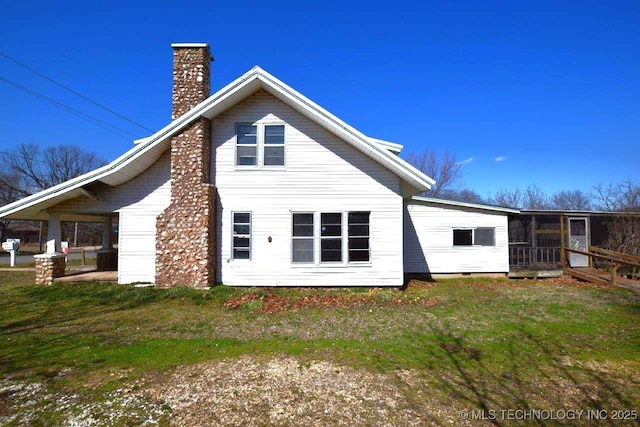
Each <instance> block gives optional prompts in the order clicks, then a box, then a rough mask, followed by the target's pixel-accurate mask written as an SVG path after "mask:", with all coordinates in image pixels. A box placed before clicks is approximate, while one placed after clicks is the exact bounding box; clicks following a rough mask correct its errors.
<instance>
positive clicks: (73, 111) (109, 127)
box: [0, 77, 138, 139]
mask: <svg viewBox="0 0 640 427" xmlns="http://www.w3.org/2000/svg"><path fill="white" fill-rule="evenodd" d="M0 80H1V81H4V82H5V83H8V84H10V85H11V86H14V87H16V88H18V89H20V90H22V91H24V92H26V93H28V94H30V95H33V96H35V97H37V98H40V99H42V100H44V101H47V102H49V103H51V104H53V105H55V106H57V107H59V108H62V109H63V110H66V111H68V112H69V113H71V114H74V115H76V116H79V117H81V118H83V119H85V120H87V121H89V122H93V124H95V125H96V126H100V127H101V128H103V129H106V130H108V131H109V132H112V133H114V134H116V135H118V136H121V137H122V138H126V139H129V138H127V137H126V136H124V135H122V133H126V134H129V135H131V136H133V137H134V138H138V135H135V134H133V133H131V132H129V131H126V130H124V129H121V128H119V127H117V126H113V125H111V124H109V123H107V122H105V121H103V120H100V119H97V118H95V117H93V116H90V115H88V114H85V113H83V112H82V111H79V110H76V109H75V108H71V107H69V106H67V105H65V104H63V103H61V102H58V101H56V100H55V99H51V98H49V97H47V96H45V95H42V94H41V93H38V92H36V91H34V90H31V89H29V88H27V87H24V86H22V85H20V84H18V83H16V82H14V81H11V80H9V79H6V78H4V77H0ZM113 129H115V130H116V131H118V132H116V131H114V130H113Z"/></svg>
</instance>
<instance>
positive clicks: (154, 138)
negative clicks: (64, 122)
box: [0, 66, 435, 219]
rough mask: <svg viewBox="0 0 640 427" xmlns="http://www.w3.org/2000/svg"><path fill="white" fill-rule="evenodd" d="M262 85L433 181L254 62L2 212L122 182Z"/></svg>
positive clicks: (416, 178) (391, 147)
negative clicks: (149, 129)
mask: <svg viewBox="0 0 640 427" xmlns="http://www.w3.org/2000/svg"><path fill="white" fill-rule="evenodd" d="M259 89H264V90H266V91H267V92H269V93H270V94H272V95H273V96H275V97H276V98H278V99H279V100H281V101H282V102H284V103H286V104H287V105H289V106H290V107H292V108H293V109H294V110H296V111H298V112H299V113H300V114H302V115H304V116H305V117H307V118H308V119H309V120H312V121H313V122H315V123H317V124H318V125H320V126H322V127H323V128H325V129H327V130H328V131H329V132H331V133H333V134H335V135H336V136H338V137H339V138H341V139H342V140H344V141H345V142H346V143H348V144H350V145H351V146H353V147H354V148H356V149H357V150H359V151H361V152H362V153H364V154H365V155H367V156H369V157H370V158H372V159H373V160H374V161H376V162H378V163H380V164H381V165H383V166H384V167H386V168H387V169H389V170H390V171H392V172H394V173H395V174H396V175H398V177H400V178H401V179H402V180H403V181H405V182H406V183H408V184H409V185H410V187H411V188H413V189H415V192H416V193H419V192H422V191H426V190H428V189H430V188H431V186H432V185H433V184H434V183H435V181H434V180H433V179H431V178H430V177H428V176H427V175H425V174H423V173H422V172H420V171H419V170H418V169H416V168H414V167H413V166H411V165H410V164H408V163H407V162H405V161H404V160H402V159H401V158H400V157H398V156H397V155H395V154H394V153H397V152H399V151H400V149H401V148H402V146H401V145H399V144H394V143H390V142H387V141H382V140H376V139H373V138H370V137H368V136H366V135H364V134H363V133H362V132H360V131H358V130H356V129H355V128H353V127H351V126H350V125H348V124H347V123H346V122H344V121H342V120H340V119H339V118H338V117H336V116H335V115H333V114H331V113H330V112H328V111H327V110H325V109H324V108H322V107H320V106H319V105H317V104H316V103H314V102H313V101H311V100H310V99H308V98H306V97H305V96H304V95H302V94H301V93H299V92H297V91H296V90H294V89H293V88H291V87H289V86H288V85H286V84H285V83H284V82H282V81H280V80H278V79H277V78H275V77H274V76H272V75H271V74H269V73H267V72H266V71H264V70H263V69H262V68H260V67H258V66H255V67H253V68H252V69H251V70H249V71H248V72H247V73H245V74H243V75H242V76H240V77H239V78H237V79H236V80H234V81H233V82H231V83H229V84H228V85H227V86H225V87H223V88H222V89H220V90H219V91H217V92H216V93H214V94H213V95H211V96H210V97H209V98H207V99H206V100H204V101H203V102H201V103H200V104H198V105H196V106H195V107H194V108H192V109H191V110H190V111H189V112H187V113H185V114H184V115H182V116H180V117H178V118H177V119H176V120H174V121H172V122H171V123H169V124H168V125H167V126H165V127H163V128H162V129H160V130H159V131H157V132H156V133H154V134H153V135H151V136H149V137H147V138H143V139H139V140H137V141H135V142H136V145H135V146H134V147H133V148H132V149H131V150H129V151H127V152H126V153H124V154H123V155H122V156H120V157H118V158H117V159H115V160H114V161H112V162H111V163H109V164H108V165H106V166H103V167H101V168H98V169H95V170H93V171H91V172H89V173H86V174H84V175H81V176H79V177H77V178H74V179H71V180H69V181H66V182H63V183H62V184H59V185H56V186H54V187H51V188H48V189H46V190H43V191H41V192H39V193H36V194H33V195H31V196H29V197H26V198H24V199H21V200H18V201H16V202H13V203H10V204H8V205H6V206H3V207H0V217H4V218H14V219H46V218H47V216H46V212H45V211H46V209H47V208H49V207H51V206H53V205H56V204H58V203H61V202H63V201H65V200H68V199H72V198H76V197H79V196H81V195H82V194H86V190H85V188H84V187H86V186H88V185H90V184H92V183H95V182H98V181H100V182H103V183H105V184H107V185H111V186H117V185H120V184H123V183H125V182H127V181H129V180H130V179H132V178H134V177H135V176H137V175H139V174H140V173H142V172H143V171H145V170H146V169H147V168H149V167H150V166H151V165H153V164H154V163H155V162H156V161H157V160H158V159H159V158H160V156H161V155H162V153H164V152H165V150H167V149H168V148H169V144H170V139H171V137H172V136H174V135H176V134H178V133H179V132H180V131H182V130H183V129H184V128H185V127H187V126H188V125H189V124H190V123H191V122H193V121H194V120H196V119H198V118H199V117H207V118H208V119H213V118H214V117H216V116H217V115H218V114H220V113H222V112H224V111H226V110H227V109H229V108H231V107H232V106H234V105H236V104H237V103H239V102H240V101H242V100H243V99H245V98H247V97H248V96H250V95H251V94H253V93H254V92H256V91H257V90H259Z"/></svg>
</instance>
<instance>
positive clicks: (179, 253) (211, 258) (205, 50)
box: [156, 43, 216, 287]
mask: <svg viewBox="0 0 640 427" xmlns="http://www.w3.org/2000/svg"><path fill="white" fill-rule="evenodd" d="M171 47H172V48H173V110H172V119H176V118H178V117H180V116H182V115H183V114H185V113H187V112H188V111H190V110H191V109H192V108H193V107H195V106H196V105H197V104H199V103H200V102H202V101H204V100H205V99H207V97H208V96H209V90H210V78H209V75H210V64H211V61H212V57H211V53H210V52H209V46H208V45H207V44H204V43H189V44H185V43H180V44H172V45H171ZM210 168H211V123H210V121H209V120H208V119H207V118H206V117H198V118H195V119H194V120H193V121H192V122H191V123H190V124H189V125H187V126H186V127H185V128H184V129H183V130H182V131H181V132H180V133H179V134H177V135H175V136H174V137H172V138H171V202H170V204H169V206H168V207H167V209H165V211H164V212H163V213H161V214H160V215H159V216H158V218H157V220H156V286H161V287H167V286H179V285H186V286H192V287H209V286H212V285H215V276H216V274H215V268H216V266H215V242H216V218H215V215H216V206H215V200H216V189H215V187H214V186H213V185H212V184H211V183H210V176H211V172H210Z"/></svg>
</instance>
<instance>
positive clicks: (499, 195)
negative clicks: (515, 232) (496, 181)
mask: <svg viewBox="0 0 640 427" xmlns="http://www.w3.org/2000/svg"><path fill="white" fill-rule="evenodd" d="M524 200H525V199H524V195H523V193H522V192H521V191H520V189H519V188H516V189H515V190H507V189H504V188H501V189H499V190H498V191H497V192H496V195H495V196H491V195H489V203H490V204H492V205H496V206H502V207H504V208H515V209H522V208H523V207H524Z"/></svg>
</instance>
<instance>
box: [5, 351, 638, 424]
mask: <svg viewBox="0 0 640 427" xmlns="http://www.w3.org/2000/svg"><path fill="white" fill-rule="evenodd" d="M576 363H577V364H580V363H579V362H576V361H571V360H565V361H562V366H563V367H565V368H569V367H572V366H573V367H575V366H574V365H576ZM583 368H588V369H589V372H591V373H592V375H596V376H603V377H604V376H606V377H607V378H608V379H607V380H606V381H604V382H602V381H599V382H595V383H588V382H587V383H584V382H581V381H576V379H575V378H573V377H569V378H568V379H567V378H561V377H560V376H558V377H557V378H554V376H555V375H554V373H550V375H548V376H542V377H541V378H540V379H539V380H538V381H536V383H535V384H528V385H526V386H525V388H524V389H523V390H520V391H518V390H517V389H515V388H513V387H512V385H513V384H511V386H510V385H509V384H505V385H504V387H503V388H501V389H500V390H493V389H492V386H491V384H493V383H492V382H488V383H485V382H483V381H484V380H483V379H482V378H475V379H472V378H470V377H468V378H461V377H458V376H454V377H451V376H445V377H442V378H440V379H434V378H431V377H430V376H424V372H422V373H421V372H418V371H415V370H403V371H393V372H390V373H386V374H380V373H371V372H368V371H365V370H358V369H353V368H349V367H345V366H339V365H336V364H333V363H329V362H326V361H308V362H303V361H301V360H298V359H296V358H295V357H280V358H271V359H265V360H261V359H256V358H253V357H249V356H242V357H239V358H235V359H232V360H222V361H220V360H218V361H210V362H204V363H200V364H195V365H188V366H178V367H176V368H175V369H173V370H172V371H170V372H168V373H166V374H163V375H161V376H160V375H157V374H156V376H146V377H143V378H140V379H137V380H135V381H131V382H128V383H126V384H124V385H123V386H122V387H120V388H117V389H115V390H111V391H108V392H100V391H97V390H98V389H99V387H96V388H95V390H94V388H93V387H91V386H90V385H88V390H87V389H85V390H82V391H77V392H68V393H64V392H60V391H58V392H50V391H48V390H47V386H46V385H45V384H43V383H38V382H24V381H18V380H15V379H13V380H11V379H4V380H0V425H20V426H22V425H64V426H103V425H106V426H113V425H115V426H123V425H127V426H128V425H140V426H153V425H160V426H167V425H172V426H290V425H304V426H326V425H331V426H430V425H491V424H492V422H491V420H489V419H475V420H470V419H467V418H464V417H463V418H461V415H460V414H461V413H463V412H466V413H467V414H468V413H469V412H468V411H467V410H468V409H469V408H473V407H476V404H477V401H476V400H477V398H479V397H483V396H484V393H488V394H489V395H491V396H493V398H494V399H495V401H494V400H492V399H489V400H486V399H483V400H486V402H488V403H489V404H490V405H491V406H494V405H495V406H497V407H502V406H504V405H502V404H501V403H506V402H507V401H508V402H511V403H509V404H508V405H507V406H504V407H505V408H508V407H510V406H509V405H511V406H514V405H516V406H518V408H519V409H523V408H525V409H526V408H534V409H535V408H556V409H576V408H578V409H581V408H593V407H604V408H607V407H608V406H611V405H613V406H612V408H615V407H621V408H622V407H624V408H631V406H630V403H629V402H626V401H625V400H624V399H620V398H616V396H615V395H611V391H610V390H609V391H608V389H611V390H617V389H619V388H620V387H621V386H623V385H624V383H625V382H627V381H628V379H629V378H633V379H632V382H634V383H635V384H637V382H638V381H639V380H640V378H638V375H637V373H636V372H629V371H628V370H624V369H623V370H621V367H620V366H617V365H616V364H612V363H605V364H594V363H590V364H589V366H583ZM124 375H126V372H124ZM625 378H626V379H625ZM465 381H467V382H468V381H471V383H470V384H467V383H465ZM505 381H507V382H508V378H507V377H506V376H505ZM88 384H89V383H88ZM514 384H518V382H516V383H514ZM520 385H521V386H523V385H524V384H520ZM96 386H97V385H96ZM434 387H435V388H434ZM447 390H449V391H447ZM481 390H482V391H481ZM525 390H526V391H525ZM478 393H480V394H478ZM513 393H516V394H518V393H522V394H521V395H519V394H518V396H519V397H520V398H522V400H517V399H516V400H515V401H514V400H513V399H512V398H513V396H512V394H513ZM436 395H440V398H443V396H447V395H449V398H446V397H445V401H439V400H438V399H437V398H436V397H435V396H436ZM484 397H486V396H484ZM504 398H507V400H506V401H505V402H502V401H503V400H504ZM523 402H524V403H523ZM460 404H463V405H464V406H462V407H460ZM616 405H617V406H616ZM565 421H567V420H565ZM635 423H636V421H633V420H630V422H629V423H627V424H628V425H635ZM516 424H517V423H516ZM525 424H526V423H525ZM560 424H563V423H562V422H561V423H560ZM569 424H571V423H569ZM623 424H624V423H623ZM623 424H621V425H623ZM627 424H624V425H627ZM585 425H603V424H602V423H597V422H595V421H590V422H586V424H585ZM604 425H610V424H607V423H605V424H604Z"/></svg>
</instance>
